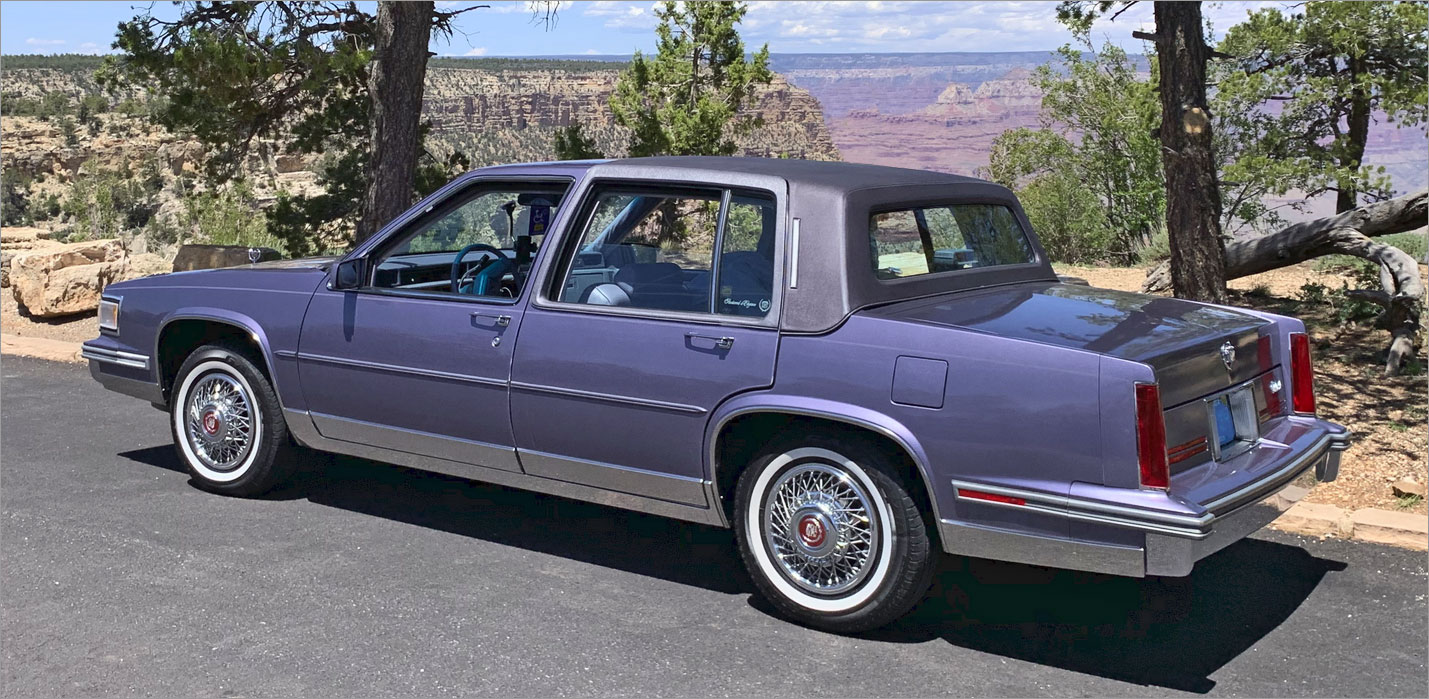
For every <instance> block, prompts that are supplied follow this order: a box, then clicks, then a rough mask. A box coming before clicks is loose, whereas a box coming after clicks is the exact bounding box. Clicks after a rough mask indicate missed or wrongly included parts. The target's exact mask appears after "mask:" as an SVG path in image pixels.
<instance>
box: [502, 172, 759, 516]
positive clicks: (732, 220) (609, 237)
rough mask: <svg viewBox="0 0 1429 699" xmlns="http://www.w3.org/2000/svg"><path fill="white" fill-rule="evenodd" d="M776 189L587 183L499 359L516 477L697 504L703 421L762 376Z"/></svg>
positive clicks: (701, 498)
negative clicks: (506, 360) (509, 360)
mask: <svg viewBox="0 0 1429 699" xmlns="http://www.w3.org/2000/svg"><path fill="white" fill-rule="evenodd" d="M782 184H783V183H782V181H779V185H780V186H779V187H778V188H777V189H776V188H774V187H769V188H768V189H755V188H749V187H738V188H736V187H733V186H720V185H718V184H717V183H716V184H710V185H700V186H681V187H674V186H670V185H668V184H664V183H642V182H630V181H620V182H617V181H600V180H597V181H595V182H594V183H592V184H591V185H590V186H589V187H588V189H587V191H586V194H585V196H583V197H582V202H583V203H582V205H581V208H580V209H579V210H578V212H577V217H576V218H574V219H572V221H571V226H570V228H569V230H568V233H566V234H565V236H564V237H565V241H564V242H563V244H562V249H561V255H560V257H559V258H555V259H551V260H548V261H547V262H548V263H549V266H548V270H547V272H546V274H545V282H544V283H543V284H542V286H541V289H540V291H541V296H540V297H539V298H538V299H537V300H536V301H535V302H534V303H533V304H532V305H531V307H530V308H529V309H528V311H527V313H526V314H525V318H524V320H523V321H522V328H521V341H520V342H519V343H518V345H517V347H516V354H515V357H514V360H513V367H512V382H511V388H512V393H511V412H512V422H513V426H514V429H515V436H516V443H517V447H518V451H519V454H520V458H521V464H522V467H523V468H524V470H525V471H526V472H527V473H531V474H533V475H538V476H543V477H547V478H554V479H558V480H564V481H570V482H576V483H582V484H585V485H591V486H595V487H600V488H605V489H609V490H615V491H619V492H624V493H631V494H635V495H642V496H647V497H653V498H658V499H661V500H667V501H672V502H679V503H683V504H688V505H696V506H705V505H706V504H707V502H706V496H705V488H704V478H705V473H704V459H703V441H704V432H705V427H706V425H707V423H708V420H709V415H710V412H711V411H712V410H713V409H714V408H715V406H716V405H718V404H719V403H720V402H722V401H723V400H724V399H726V398H728V397H729V396H731V395H734V394H736V393H739V392H742V391H746V390H751V389H756V388H762V387H766V386H770V385H772V384H773V381H774V363H775V357H776V354H777V351H778V341H779V333H778V328H777V318H778V311H779V308H778V306H779V299H778V298H777V297H776V295H775V293H774V292H775V290H777V289H780V288H781V287H780V285H779V284H778V282H777V279H776V277H778V276H779V275H778V271H779V269H780V266H781V263H782V250H781V246H780V245H779V244H778V242H779V241H780V240H782V238H781V233H782V228H783V226H782V221H783V218H784V211H785V208H784V196H785V195H784V189H783V187H782Z"/></svg>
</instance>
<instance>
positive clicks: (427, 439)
mask: <svg viewBox="0 0 1429 699" xmlns="http://www.w3.org/2000/svg"><path fill="white" fill-rule="evenodd" d="M307 415H308V417H309V418H311V420H310V422H311V423H312V424H313V426H314V427H315V428H317V431H318V433H319V434H321V435H323V436H324V437H326V438H328V439H332V440H335V441H339V442H349V443H358V444H371V445H385V446H380V447H378V448H382V449H391V450H393V451H400V452H405V453H408V454H414V455H420V456H430V457H433V458H437V459H442V460H443V461H451V462H454V463H479V464H486V465H487V466H486V467H487V468H499V469H503V470H506V471H520V470H521V464H520V463H519V462H517V460H516V450H515V449H512V448H511V447H503V446H500V445H497V444H488V443H486V442H478V441H475V440H469V439H459V438H457V437H450V436H447V435H440V434H432V433H430V432H419V431H417V430H408V429H402V428H400V427H391V426H389V425H379V424H376V423H372V422H365V421H362V420H354V419H352V418H345V417H337V416H335V415H326V414H323V413H318V412H308V413H307Z"/></svg>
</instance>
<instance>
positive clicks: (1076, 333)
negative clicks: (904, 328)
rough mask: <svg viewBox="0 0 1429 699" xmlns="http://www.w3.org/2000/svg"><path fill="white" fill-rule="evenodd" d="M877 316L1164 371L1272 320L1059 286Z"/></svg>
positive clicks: (893, 308)
mask: <svg viewBox="0 0 1429 699" xmlns="http://www.w3.org/2000/svg"><path fill="white" fill-rule="evenodd" d="M871 314H872V315H876V316H882V317H887V318H892V319H900V320H905V321H912V322H918V323H927V324H933V325H945V326H951V327H957V328H963V329H966V330H972V331H976V332H985V333H990V334H994V335H999V336H1004V337H1012V338H1018V339H1022V340H1028V341H1032V342H1040V343H1045V344H1050V345H1057V346H1059V347H1068V348H1072V349H1078V350H1085V351H1088V352H1096V353H1099V354H1106V355H1110V356H1114V357H1118V358H1122V359H1129V360H1132V361H1143V362H1148V363H1151V364H1153V365H1163V366H1164V365H1165V364H1166V362H1165V361H1163V360H1165V359H1168V358H1170V357H1173V356H1176V355H1181V354H1184V353H1185V352H1187V351H1193V350H1197V349H1201V348H1203V347H1204V346H1205V345H1207V344H1208V343H1215V345H1217V346H1218V345H1219V344H1220V343H1222V342H1226V341H1228V340H1230V341H1233V342H1234V344H1236V345H1237V347H1239V346H1240V345H1241V344H1242V343H1243V342H1244V340H1245V338H1244V336H1245V335H1246V334H1247V333H1250V332H1251V331H1254V330H1255V329H1257V328H1259V327H1260V326H1262V325H1265V324H1266V323H1267V322H1268V321H1266V320H1265V319H1263V318H1261V317H1259V316H1256V315H1253V314H1251V313H1246V312H1242V311H1239V310H1236V309H1232V308H1226V307H1223V306H1212V305H1207V304H1204V303H1197V302H1195V301H1185V300H1182V299H1176V298H1166V297H1162V296H1149V295H1146V294H1133V293H1129V292H1124V291H1113V290H1111V289H1097V288H1094V287H1089V286H1082V285H1077V284H1060V283H1053V282H1032V283H1027V284H1016V285H1011V286H1004V287H994V288H990V289H983V290H980V291H973V292H965V293H954V294H947V295H943V296H938V297H934V298H932V299H920V300H913V301H905V302H903V303H897V304H893V305H890V306H884V307H882V308H878V309H875V310H873V311H871ZM1250 339H1251V341H1252V342H1253V339H1254V338H1250Z"/></svg>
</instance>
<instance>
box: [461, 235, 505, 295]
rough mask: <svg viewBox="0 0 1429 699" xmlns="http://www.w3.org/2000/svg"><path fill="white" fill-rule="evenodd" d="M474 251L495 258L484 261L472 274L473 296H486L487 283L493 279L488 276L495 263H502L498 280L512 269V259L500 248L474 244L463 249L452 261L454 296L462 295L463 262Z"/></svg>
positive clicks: (497, 276)
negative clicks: (489, 254) (488, 254)
mask: <svg viewBox="0 0 1429 699" xmlns="http://www.w3.org/2000/svg"><path fill="white" fill-rule="evenodd" d="M473 250H480V251H482V252H489V253H491V254H492V255H494V257H492V258H491V259H489V260H483V261H482V262H481V263H480V264H478V265H477V267H476V269H475V270H474V271H473V273H472V274H473V278H472V291H471V293H473V294H475V295H477V296H485V295H486V282H487V280H488V279H490V278H491V277H490V276H489V275H488V274H487V271H488V270H489V269H492V268H491V267H490V265H492V264H494V263H497V262H500V274H497V275H496V278H497V279H500V278H501V276H502V275H504V274H506V270H508V269H510V268H511V258H509V257H507V256H506V253H504V252H502V251H501V250H500V248H494V247H492V246H490V245H487V244H486V243H472V244H471V245H468V246H466V247H464V248H462V249H461V252H458V253H457V254H456V257H455V258H454V259H452V293H453V294H460V293H461V278H462V274H461V261H462V258H465V257H466V256H467V255H468V254H470V253H471V252H472V251H473Z"/></svg>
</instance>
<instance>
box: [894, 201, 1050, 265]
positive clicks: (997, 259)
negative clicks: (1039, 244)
mask: <svg viewBox="0 0 1429 699" xmlns="http://www.w3.org/2000/svg"><path fill="white" fill-rule="evenodd" d="M868 241H869V245H870V246H871V247H872V253H873V254H872V259H873V272H874V274H875V275H877V277H878V278H879V279H884V280H888V279H903V278H905V277H916V276H919V275H923V274H940V273H943V272H956V271H958V270H962V269H971V268H973V267H997V266H1000V265H1016V264H1025V263H1028V262H1035V261H1036V257H1035V256H1034V255H1033V254H1032V245H1031V244H1030V243H1028V242H1027V234H1026V233H1024V232H1023V230H1022V226H1021V225H1019V224H1018V223H1017V217H1016V216H1014V215H1013V213H1012V211H1011V210H1010V209H1008V208H1007V207H1005V206H1002V205H1000V204H949V205H947V206H925V207H918V208H911V209H898V210H894V211H883V212H879V213H875V214H873V215H871V216H869V218H868Z"/></svg>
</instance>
